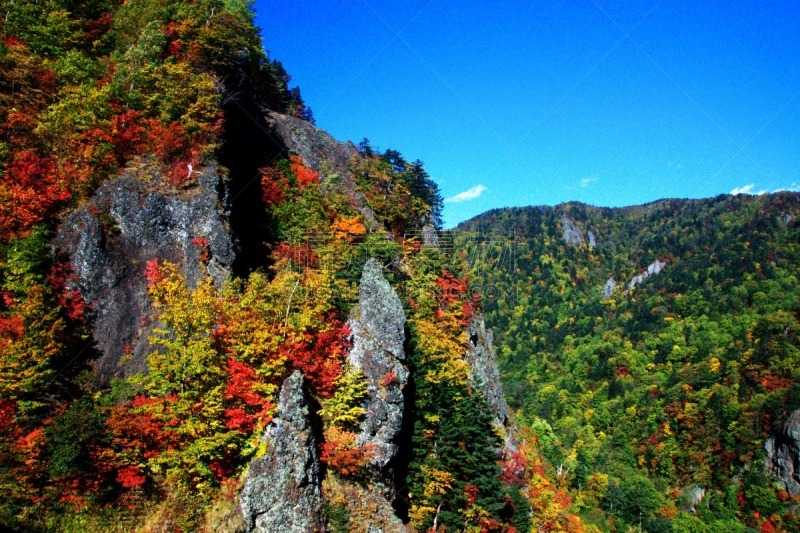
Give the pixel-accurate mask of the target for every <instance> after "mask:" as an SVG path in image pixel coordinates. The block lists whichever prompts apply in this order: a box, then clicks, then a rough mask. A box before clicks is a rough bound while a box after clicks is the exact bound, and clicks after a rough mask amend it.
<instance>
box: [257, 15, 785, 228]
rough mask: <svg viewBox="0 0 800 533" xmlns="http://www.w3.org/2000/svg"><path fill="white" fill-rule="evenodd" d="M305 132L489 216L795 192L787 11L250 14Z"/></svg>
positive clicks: (462, 212) (463, 212)
mask: <svg viewBox="0 0 800 533" xmlns="http://www.w3.org/2000/svg"><path fill="white" fill-rule="evenodd" d="M255 5H256V11H257V23H258V24H259V26H261V28H262V33H263V36H264V44H265V47H266V48H267V50H269V52H270V55H271V56H272V57H274V58H276V59H279V60H280V61H281V62H282V63H283V64H284V66H285V67H286V69H287V70H288V71H289V72H290V73H291V74H292V77H293V80H292V83H293V84H297V85H299V86H300V88H301V90H302V93H303V97H304V99H305V100H306V102H307V103H308V104H309V105H310V106H311V108H312V109H313V111H314V115H315V118H316V121H317V125H318V126H319V127H321V128H323V129H325V130H327V131H329V132H330V133H331V134H333V135H334V136H335V137H337V138H338V139H341V140H352V141H354V142H358V141H360V140H361V139H362V138H364V137H368V138H369V139H370V141H371V142H372V144H373V146H376V147H379V148H381V149H386V148H393V149H396V150H399V151H400V152H401V153H402V154H403V155H404V156H405V157H406V158H407V159H410V160H414V159H420V160H422V161H423V162H425V166H426V168H427V170H428V172H429V173H430V174H431V176H432V177H433V178H434V179H435V180H436V181H437V182H438V183H439V186H440V188H441V190H442V194H443V195H444V196H445V197H446V198H448V199H449V200H450V201H448V202H447V203H446V207H445V225H446V226H448V227H451V226H453V225H455V224H457V223H458V222H460V221H462V220H465V219H467V218H469V217H472V216H474V215H477V214H479V213H481V212H483V211H485V210H487V209H491V208H495V207H504V206H520V205H540V204H548V205H553V204H557V203H560V202H565V201H570V200H580V201H583V202H587V203H590V204H593V205H602V206H621V205H631V204H639V203H644V202H648V201H652V200H656V199H659V198H665V197H687V198H700V197H707V196H714V195H717V194H720V193H729V192H732V191H742V192H750V193H759V192H762V191H765V192H772V191H775V190H778V189H800V1H798V0H795V1H789V2H780V1H776V2H759V1H748V2H740V1H737V0H727V1H703V2H697V1H696V0H695V1H682V0H671V1H666V0H662V1H660V2H655V1H649V0H647V1H639V2H624V1H615V0H574V1H570V2H563V3H562V2H540V1H529V2H523V1H516V2H513V1H505V0H497V1H493V2H489V1H484V2H478V1H459V2H452V1H445V0H406V1H403V2H397V1H395V2H389V1H381V0H352V1H342V2H319V1H314V2H312V1H308V0H292V1H288V0H284V1H274V0H256V3H255Z"/></svg>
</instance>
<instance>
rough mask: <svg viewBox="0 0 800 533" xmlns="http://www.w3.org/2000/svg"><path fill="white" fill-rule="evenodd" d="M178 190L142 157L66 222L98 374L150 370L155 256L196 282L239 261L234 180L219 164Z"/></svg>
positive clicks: (63, 238)
mask: <svg viewBox="0 0 800 533" xmlns="http://www.w3.org/2000/svg"><path fill="white" fill-rule="evenodd" d="M195 175H196V178H197V181H196V182H195V183H194V184H192V185H191V186H189V187H187V188H185V189H182V190H180V191H176V190H175V189H174V188H172V187H170V186H168V185H166V184H165V183H164V181H165V178H164V176H163V175H162V174H161V171H160V169H159V168H158V167H157V166H154V165H152V164H149V163H148V161H146V160H144V161H142V160H139V161H137V162H136V164H135V165H132V166H131V167H129V168H128V169H126V170H125V171H124V172H123V173H122V174H121V175H120V176H118V177H116V178H114V179H111V180H109V181H108V182H106V183H104V184H103V185H102V186H101V187H100V188H99V189H98V190H97V191H96V192H95V193H94V194H93V195H92V197H91V198H90V199H89V201H88V202H87V203H86V205H84V206H82V207H80V208H78V209H76V210H75V211H73V212H72V213H70V214H69V215H67V217H66V218H65V220H64V221H63V222H62V224H61V225H60V226H59V228H58V231H57V233H56V237H55V239H54V245H55V249H56V251H57V253H59V254H61V255H64V256H66V257H67V258H68V259H69V262H70V265H71V267H72V271H73V274H74V277H73V281H72V284H73V287H74V288H76V289H78V290H79V291H80V294H81V296H82V297H83V299H84V301H86V303H87V304H89V307H90V309H91V314H92V336H93V339H94V341H95V344H96V347H97V350H98V352H99V357H98V358H97V359H96V360H95V362H94V367H95V370H96V376H97V380H98V382H100V383H105V382H107V381H109V380H110V379H111V378H112V377H115V376H128V375H131V374H134V373H138V372H145V371H146V370H147V353H148V352H149V348H150V345H149V343H148V337H149V334H150V331H151V329H152V327H153V325H154V324H153V321H152V320H151V317H150V310H149V302H148V297H147V283H146V280H145V276H144V270H145V264H146V263H147V261H150V260H152V259H159V260H168V261H171V262H174V263H178V264H180V265H181V270H182V273H183V274H184V275H185V276H186V280H187V282H188V283H189V284H190V285H195V284H196V283H197V281H198V280H199V279H201V278H203V277H205V276H208V275H210V276H211V278H212V279H213V280H214V281H215V282H216V283H217V284H222V283H223V282H224V281H225V279H226V278H227V277H228V276H229V275H230V273H231V268H232V265H233V262H234V259H235V248H234V243H233V238H232V236H231V233H230V227H229V224H228V205H227V193H226V191H227V184H226V182H225V180H224V179H223V177H222V176H221V175H220V174H219V173H218V171H217V169H216V167H214V166H207V167H204V168H200V169H198V170H197V171H195Z"/></svg>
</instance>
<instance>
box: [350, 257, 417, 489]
mask: <svg viewBox="0 0 800 533" xmlns="http://www.w3.org/2000/svg"><path fill="white" fill-rule="evenodd" d="M405 322H406V316H405V311H403V306H402V304H401V303H400V298H399V297H398V296H397V293H395V291H394V289H392V287H391V285H389V282H388V281H386V278H385V277H384V275H383V269H382V268H381V265H380V263H378V262H377V261H376V260H375V259H370V260H369V261H367V263H366V264H365V265H364V270H363V272H362V275H361V285H360V287H359V293H358V308H357V309H356V312H355V313H354V317H353V318H351V320H350V329H351V331H352V335H353V347H352V349H351V350H350V355H349V359H350V364H352V365H353V367H355V368H359V369H361V371H362V372H363V373H364V377H365V378H366V380H367V383H368V385H369V393H368V396H367V399H366V402H365V404H364V408H365V409H366V411H367V414H366V417H365V419H364V421H363V422H362V423H361V427H360V433H359V435H358V438H357V440H356V444H358V445H359V446H364V445H374V446H375V448H376V453H375V455H374V456H373V458H372V465H373V466H374V467H375V468H377V469H379V470H383V469H385V468H386V466H387V465H388V464H389V462H390V461H391V460H392V459H393V458H394V456H395V455H396V453H397V444H396V438H397V436H398V435H399V433H400V430H401V428H402V423H403V407H404V398H403V388H404V387H405V386H406V383H407V381H408V370H407V369H406V367H405V366H404V364H403V362H404V361H405V358H406V356H405V352H404V351H403V344H404V342H405V331H404V327H405ZM387 474H388V473H387Z"/></svg>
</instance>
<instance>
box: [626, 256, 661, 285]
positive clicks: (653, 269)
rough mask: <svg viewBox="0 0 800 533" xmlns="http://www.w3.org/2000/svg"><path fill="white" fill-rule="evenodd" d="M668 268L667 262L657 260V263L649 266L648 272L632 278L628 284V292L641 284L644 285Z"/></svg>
mask: <svg viewBox="0 0 800 533" xmlns="http://www.w3.org/2000/svg"><path fill="white" fill-rule="evenodd" d="M666 266H667V264H666V263H665V262H663V261H661V260H660V259H656V260H655V261H653V262H652V263H650V264H649V265H647V270H645V271H644V272H642V273H641V274H636V275H635V276H633V278H631V280H630V281H629V282H628V290H631V289H632V288H634V287H636V286H637V285H639V284H640V283H643V282H644V281H645V280H646V279H647V278H649V277H650V276H655V275H656V274H658V273H659V272H661V271H662V270H664V267H666Z"/></svg>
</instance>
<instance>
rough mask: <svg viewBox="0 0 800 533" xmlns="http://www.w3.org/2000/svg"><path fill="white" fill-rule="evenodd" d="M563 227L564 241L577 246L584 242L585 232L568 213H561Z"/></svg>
mask: <svg viewBox="0 0 800 533" xmlns="http://www.w3.org/2000/svg"><path fill="white" fill-rule="evenodd" d="M561 229H562V230H563V231H564V242H566V243H567V244H574V245H575V246H580V245H582V244H583V242H584V241H583V232H582V231H581V229H580V228H579V227H578V226H577V225H576V224H575V222H573V221H572V219H571V218H569V217H568V216H567V214H566V213H564V214H563V215H561Z"/></svg>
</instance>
